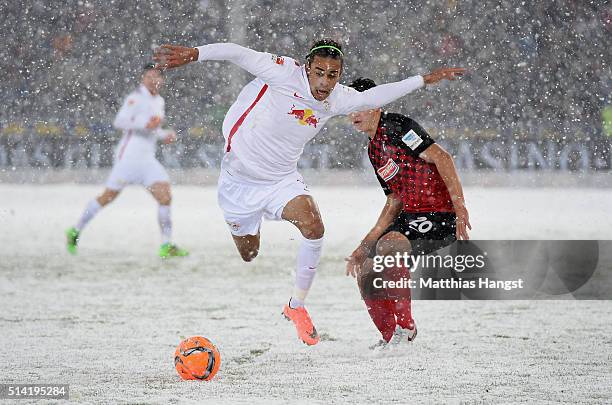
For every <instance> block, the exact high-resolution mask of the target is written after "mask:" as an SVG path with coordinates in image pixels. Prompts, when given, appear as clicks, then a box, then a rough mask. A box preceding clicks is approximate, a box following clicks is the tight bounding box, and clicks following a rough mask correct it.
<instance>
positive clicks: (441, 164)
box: [419, 144, 472, 240]
mask: <svg viewBox="0 0 612 405" xmlns="http://www.w3.org/2000/svg"><path fill="white" fill-rule="evenodd" d="M419 157H421V158H422V159H424V160H425V161H427V162H429V163H433V164H435V165H436V169H438V173H440V176H441V177H442V180H444V184H446V187H447V188H448V193H449V194H450V197H451V200H452V203H453V208H454V209H455V214H456V215H457V231H456V232H455V234H456V237H457V239H458V240H468V239H470V237H469V235H468V232H467V231H468V229H470V230H471V229H472V225H471V224H470V215H469V213H468V210H467V208H466V207H465V199H464V197H463V187H462V186H461V180H459V174H457V169H456V168H455V162H454V161H453V157H452V156H451V155H450V153H448V152H447V151H445V150H444V148H442V147H441V146H440V145H438V144H433V145H431V146H430V147H429V148H427V149H425V151H423V152H422V153H421V154H420V155H419Z"/></svg>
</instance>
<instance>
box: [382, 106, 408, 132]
mask: <svg viewBox="0 0 612 405" xmlns="http://www.w3.org/2000/svg"><path fill="white" fill-rule="evenodd" d="M381 118H382V119H381V121H382V122H381V125H382V126H383V127H384V128H385V129H386V131H387V134H389V135H397V136H401V135H404V134H405V133H406V132H407V131H409V130H410V127H411V125H412V122H413V121H412V120H411V119H410V118H409V117H407V116H405V115H403V114H398V113H392V112H386V111H383V113H382V117H381Z"/></svg>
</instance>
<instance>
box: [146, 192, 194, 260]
mask: <svg viewBox="0 0 612 405" xmlns="http://www.w3.org/2000/svg"><path fill="white" fill-rule="evenodd" d="M148 190H149V191H150V192H151V195H153V198H155V200H156V201H157V202H158V203H159V207H158V212H157V219H158V221H159V228H160V230H161V235H162V245H161V246H160V248H159V256H160V257H161V258H162V259H165V258H168V257H172V256H187V255H188V254H189V252H187V251H186V250H185V249H181V248H179V247H178V246H176V245H175V244H174V243H172V217H171V210H170V205H171V204H172V192H171V191H170V183H168V182H166V181H160V182H157V183H153V184H152V185H151V186H149V187H148Z"/></svg>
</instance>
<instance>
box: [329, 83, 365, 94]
mask: <svg viewBox="0 0 612 405" xmlns="http://www.w3.org/2000/svg"><path fill="white" fill-rule="evenodd" d="M355 94H359V92H358V91H357V90H355V89H354V88H352V87H349V86H346V85H344V84H340V83H338V84H336V86H335V87H334V91H333V93H332V95H335V96H337V97H347V96H353V95H355Z"/></svg>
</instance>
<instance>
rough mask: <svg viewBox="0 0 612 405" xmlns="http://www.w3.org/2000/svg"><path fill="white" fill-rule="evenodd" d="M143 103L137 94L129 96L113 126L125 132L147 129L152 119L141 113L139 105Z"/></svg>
mask: <svg viewBox="0 0 612 405" xmlns="http://www.w3.org/2000/svg"><path fill="white" fill-rule="evenodd" d="M141 102H142V100H140V99H139V97H138V96H137V95H135V94H130V95H129V96H127V97H126V99H125V100H124V101H123V104H122V105H121V108H120V109H119V112H118V113H117V115H116V116H115V120H114V121H113V126H114V127H115V128H117V129H123V130H129V129H145V128H146V126H147V123H148V122H149V119H150V117H149V116H148V115H146V114H141V113H139V103H141Z"/></svg>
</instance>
